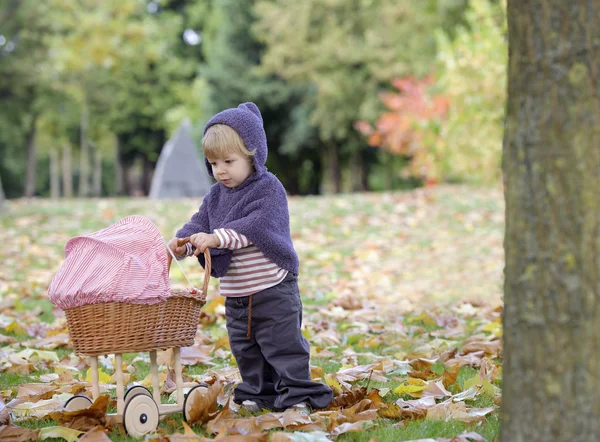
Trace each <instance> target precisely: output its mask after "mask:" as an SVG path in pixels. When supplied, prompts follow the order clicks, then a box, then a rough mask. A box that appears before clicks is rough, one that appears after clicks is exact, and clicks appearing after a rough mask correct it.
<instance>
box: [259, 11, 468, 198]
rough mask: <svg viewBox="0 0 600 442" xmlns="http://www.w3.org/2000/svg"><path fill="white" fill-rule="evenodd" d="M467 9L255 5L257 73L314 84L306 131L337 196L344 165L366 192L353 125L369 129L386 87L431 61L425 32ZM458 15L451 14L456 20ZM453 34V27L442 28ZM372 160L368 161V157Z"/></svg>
mask: <svg viewBox="0 0 600 442" xmlns="http://www.w3.org/2000/svg"><path fill="white" fill-rule="evenodd" d="M465 3H466V2H462V1H459V2H449V1H444V0H439V1H424V2H397V1H394V0H375V1H370V2H365V1H360V0H351V1H328V0H313V1H309V2H296V1H292V0H277V1H272V0H265V1H259V2H258V3H257V8H256V11H257V16H258V17H259V20H258V22H257V25H256V28H257V32H258V35H259V36H260V38H261V40H262V41H264V42H265V44H266V47H267V51H266V53H265V56H264V58H263V65H264V68H265V69H266V70H267V71H268V72H273V73H276V74H278V75H280V76H282V77H283V78H285V79H288V80H290V81H295V82H298V81H301V82H308V83H310V84H313V85H314V87H315V94H314V96H312V97H311V101H312V109H311V112H310V115H309V117H310V123H311V124H312V125H314V126H315V127H316V128H317V129H318V130H319V138H320V139H321V140H322V141H323V143H324V144H325V146H326V149H325V150H324V151H323V162H324V163H325V164H327V167H328V173H327V175H328V176H329V177H333V178H332V179H333V183H332V185H333V189H334V190H336V191H339V190H340V189H341V187H342V184H341V179H342V177H341V175H342V174H341V170H340V169H341V168H342V167H343V163H345V162H346V161H348V160H349V161H351V162H352V163H354V164H355V165H356V167H354V168H350V169H349V170H356V169H358V170H359V172H358V174H357V175H361V176H362V179H361V180H359V182H358V183H357V184H358V186H355V188H356V189H357V190H358V189H362V190H364V189H365V188H366V187H367V184H368V183H367V179H366V176H367V175H368V174H369V171H368V169H365V167H368V165H369V163H371V162H372V161H373V158H372V151H370V150H369V149H368V148H367V146H366V143H365V142H364V138H363V137H362V136H360V134H359V133H358V132H357V131H356V130H355V129H354V123H355V122H356V121H358V120H367V121H374V120H375V118H376V116H377V114H378V112H379V111H380V110H381V109H382V106H381V103H380V102H379V99H378V95H379V92H380V91H381V90H384V89H388V88H390V81H391V80H392V79H393V78H395V77H397V76H402V75H407V74H417V75H422V74H425V73H427V71H428V69H429V65H430V64H431V60H432V59H433V57H434V54H435V37H434V33H432V32H431V31H432V29H435V28H437V27H439V26H440V25H441V23H442V21H443V19H444V18H446V17H448V15H451V16H452V17H453V18H454V19H455V20H458V18H457V17H460V15H461V14H460V12H462V11H463V10H464V6H465ZM450 11H452V12H450ZM457 11H458V14H457V13H456V12H457ZM446 23H447V25H449V28H452V27H453V26H454V25H455V24H456V22H454V23H450V22H446ZM370 154H371V155H370Z"/></svg>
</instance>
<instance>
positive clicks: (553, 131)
mask: <svg viewBox="0 0 600 442" xmlns="http://www.w3.org/2000/svg"><path fill="white" fill-rule="evenodd" d="M508 29H509V33H508V34H509V68H508V103H507V119H506V128H505V136H504V146H503V175H504V184H505V188H504V189H505V190H504V192H505V201H506V234H505V242H504V247H505V254H506V267H505V285H504V294H505V298H504V301H505V310H504V318H503V319H504V352H505V358H504V364H503V371H504V375H503V376H504V380H503V399H502V402H503V405H502V413H503V417H502V426H501V441H503V442H509V441H510V442H521V441H523V442H524V441H528V442H530V441H544V442H554V441H565V442H566V441H570V442H573V441H581V442H584V441H586V442H587V441H597V440H600V430H599V422H600V419H599V416H600V382H598V379H600V255H599V251H600V148H599V146H600V125H599V124H598V122H599V121H600V98H599V97H600V83H599V78H598V71H599V69H600V52H599V50H600V47H599V43H598V42H599V41H600V6H599V5H598V4H597V3H595V2H589V1H583V0H573V1H564V0H532V1H521V0H509V1H508Z"/></svg>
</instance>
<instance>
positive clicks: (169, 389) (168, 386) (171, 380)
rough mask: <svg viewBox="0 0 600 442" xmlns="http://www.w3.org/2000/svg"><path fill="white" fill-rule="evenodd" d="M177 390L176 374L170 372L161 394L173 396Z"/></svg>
mask: <svg viewBox="0 0 600 442" xmlns="http://www.w3.org/2000/svg"><path fill="white" fill-rule="evenodd" d="M175 390H177V384H175V372H174V371H171V370H169V371H168V372H167V378H166V379H165V381H164V382H163V384H162V386H161V387H160V392H161V394H171V393H173V392H174V391H175Z"/></svg>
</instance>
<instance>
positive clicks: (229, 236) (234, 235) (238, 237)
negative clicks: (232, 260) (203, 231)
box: [214, 229, 252, 250]
mask: <svg viewBox="0 0 600 442" xmlns="http://www.w3.org/2000/svg"><path fill="white" fill-rule="evenodd" d="M214 233H215V235H217V238H219V241H220V242H221V244H220V245H219V247H218V248H219V249H229V250H239V249H243V248H245V247H248V246H250V245H252V242H251V241H250V240H249V239H248V238H246V237H245V236H244V235H242V234H241V233H238V232H236V231H235V230H232V229H216V230H215V231H214Z"/></svg>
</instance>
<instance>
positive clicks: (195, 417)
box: [187, 382, 223, 425]
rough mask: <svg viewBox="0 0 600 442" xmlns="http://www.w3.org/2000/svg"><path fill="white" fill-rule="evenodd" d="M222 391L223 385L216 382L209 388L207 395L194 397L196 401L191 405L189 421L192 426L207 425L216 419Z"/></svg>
mask: <svg viewBox="0 0 600 442" xmlns="http://www.w3.org/2000/svg"><path fill="white" fill-rule="evenodd" d="M222 390H223V385H222V384H221V383H220V382H215V383H214V384H213V385H211V386H210V387H209V389H208V391H207V392H206V394H203V395H200V394H195V395H193V396H192V397H193V398H194V401H193V402H192V403H191V404H190V407H191V408H190V414H189V415H190V417H189V419H188V420H187V421H188V423H189V424H190V425H191V424H194V423H196V422H203V423H206V422H208V421H210V420H211V419H213V418H214V414H215V413H216V411H217V407H218V403H217V398H218V397H219V394H221V391H222Z"/></svg>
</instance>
